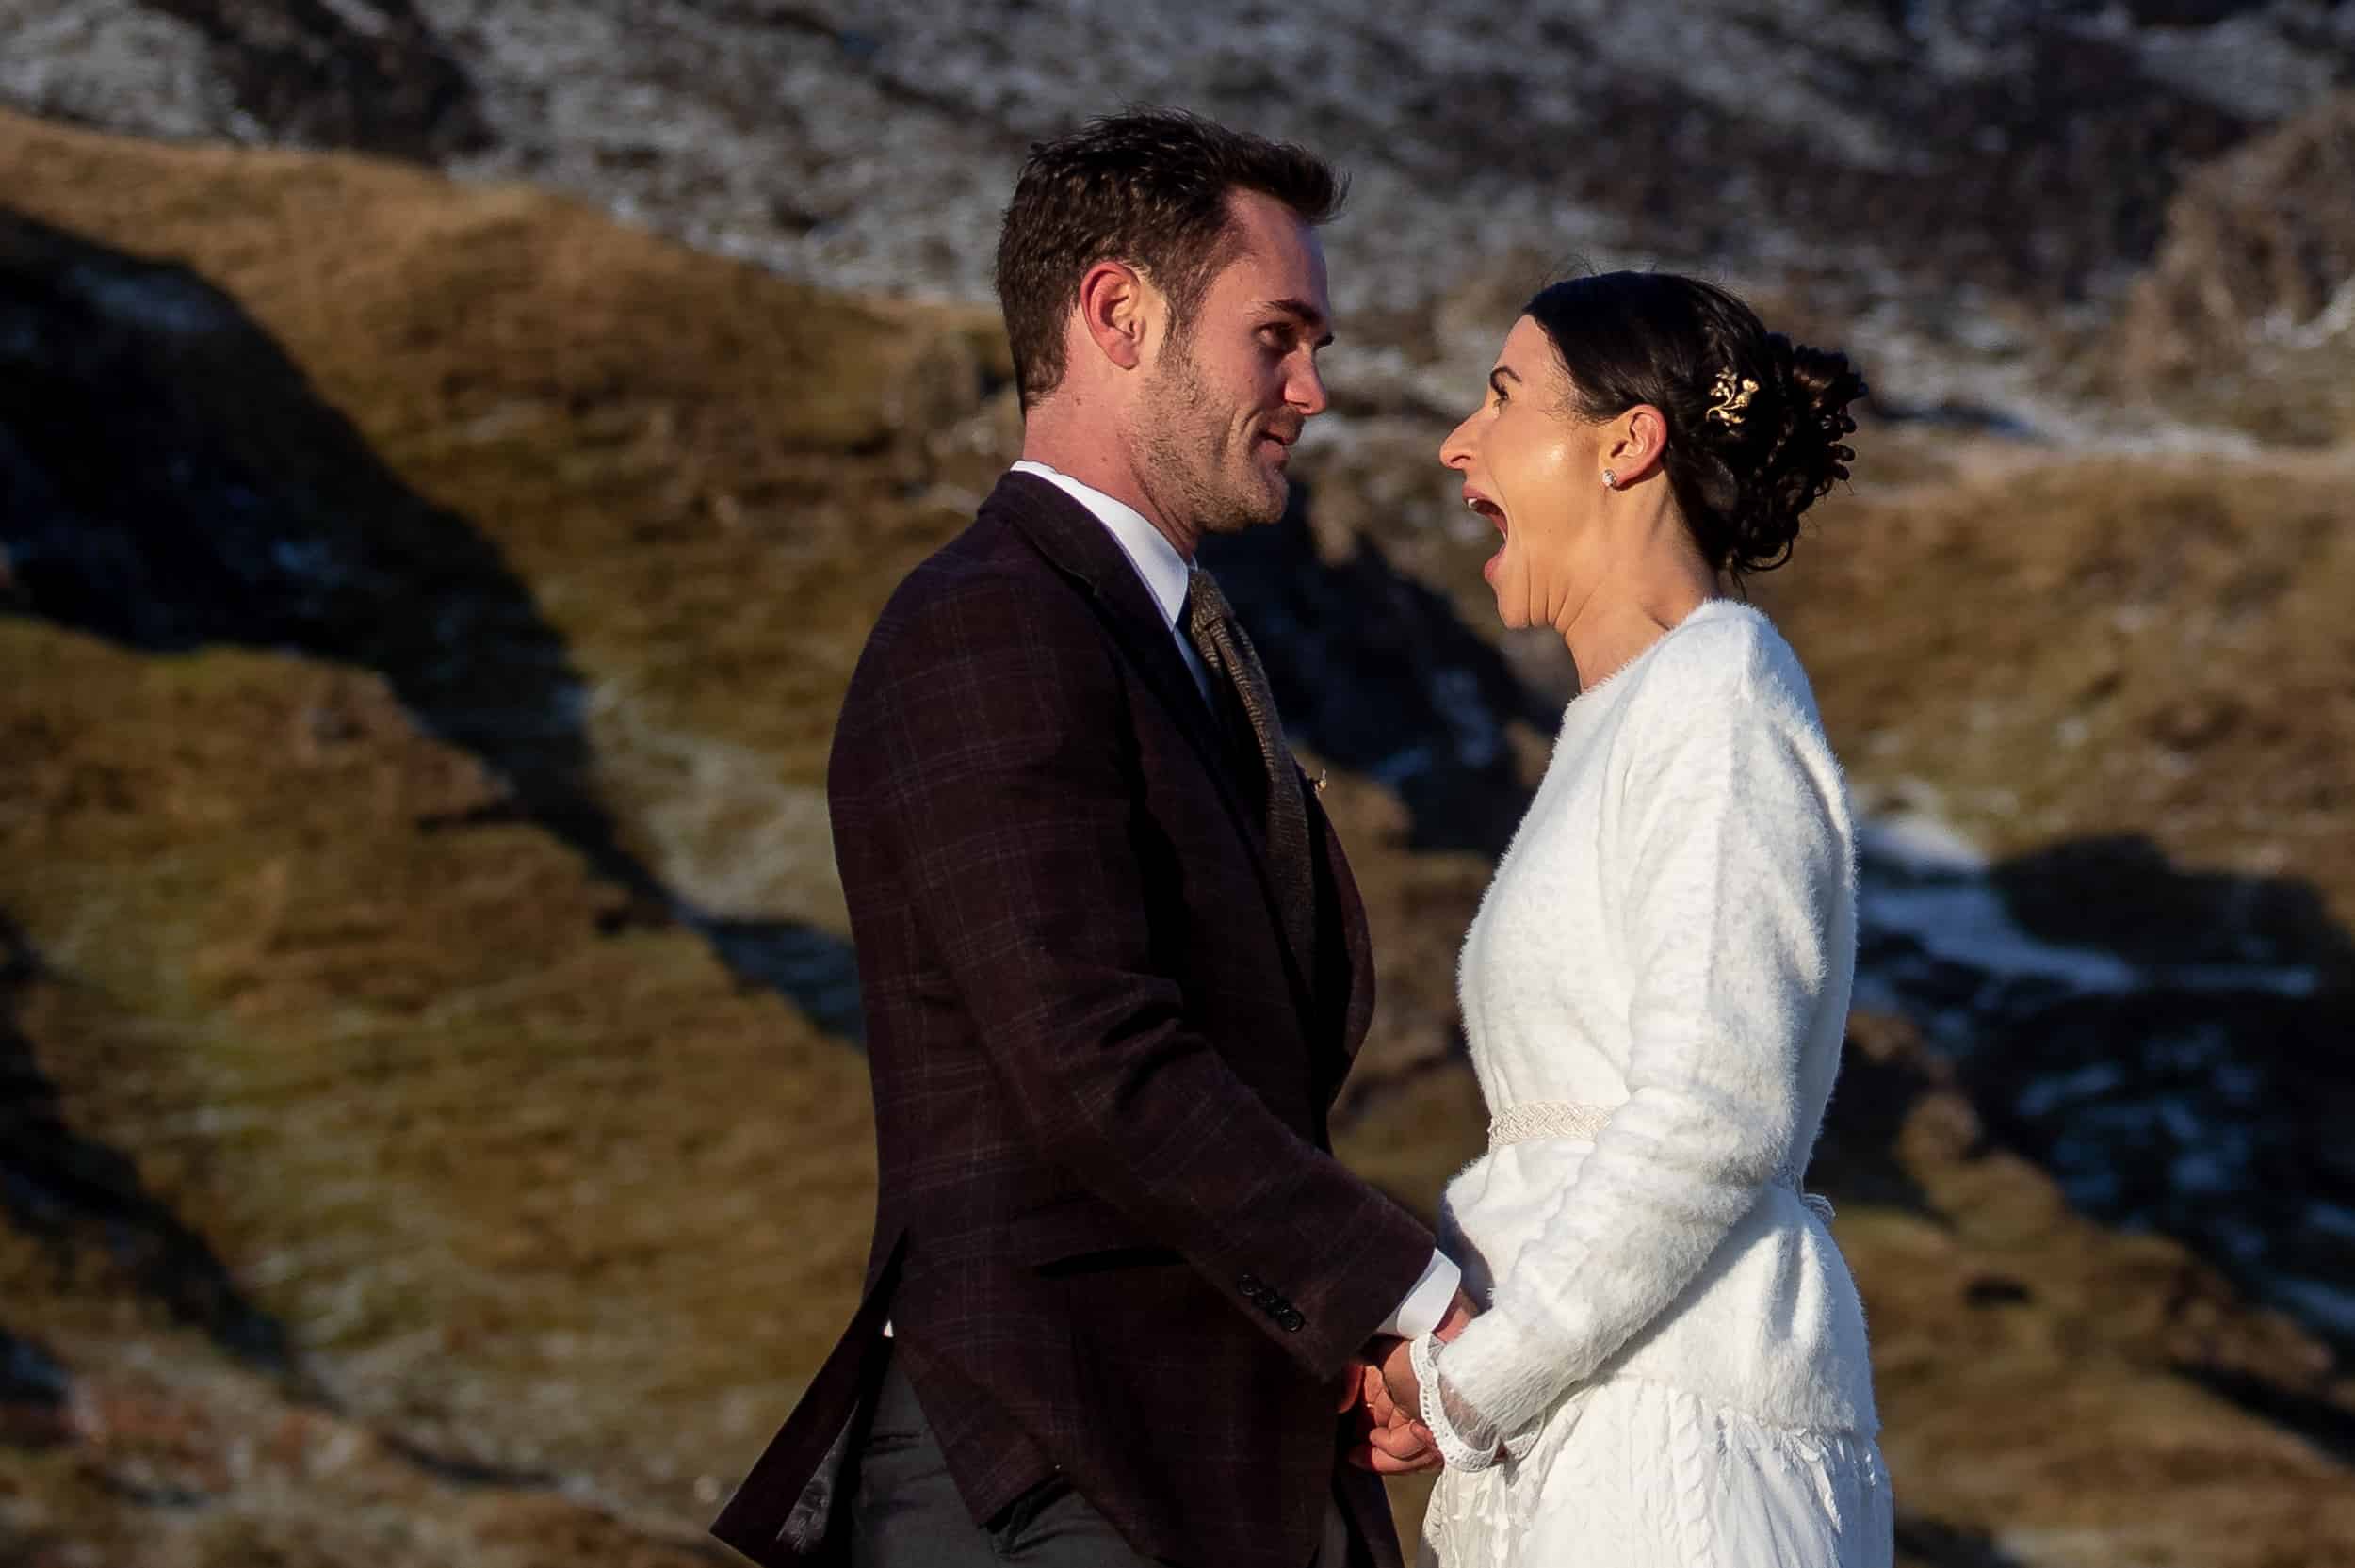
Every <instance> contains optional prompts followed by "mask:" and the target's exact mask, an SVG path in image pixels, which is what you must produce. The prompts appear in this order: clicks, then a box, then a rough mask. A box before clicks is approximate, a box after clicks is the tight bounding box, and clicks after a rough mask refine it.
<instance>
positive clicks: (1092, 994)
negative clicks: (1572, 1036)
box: [868, 576, 1432, 1378]
mask: <svg viewBox="0 0 2355 1568" xmlns="http://www.w3.org/2000/svg"><path fill="white" fill-rule="evenodd" d="M1065 598H1066V596H1065V595H1062V594H1057V593H1042V592H1040V591H1038V589H1037V587H1036V585H1033V584H1028V583H1025V582H1022V581H1019V580H1016V579H1012V578H1009V577H1005V576H998V577H986V578H979V579H967V580H966V581H964V582H961V583H959V584H957V585H955V586H954V587H953V588H951V589H949V590H941V591H936V592H934V593H933V594H931V595H928V596H927V597H926V598H925V599H924V601H923V602H922V603H920V604H919V605H917V606H914V607H912V608H910V609H909V610H907V611H906V612H904V615H903V618H902V620H901V623H900V624H899V625H897V626H895V627H894V628H893V635H892V638H891V641H890V645H889V648H888V651H887V653H886V655H885V657H884V658H883V659H882V661H881V669H880V670H879V671H877V680H876V682H875V684H874V686H873V687H872V689H871V690H870V692H869V698H868V701H869V713H870V715H872V716H873V717H872V718H871V719H870V720H869V722H871V723H872V725H873V727H874V732H875V733H874V735H873V736H872V737H871V741H872V743H873V744H874V746H875V748H876V754H877V757H878V759H879V762H880V764H881V772H882V776H883V777H882V783H881V784H879V786H878V787H879V788H880V790H881V791H882V795H883V803H884V810H883V811H882V812H881V813H880V816H881V817H882V819H883V820H885V822H887V823H888V824H889V827H888V829H887V830H886V831H888V832H892V833H893V834H894V835H895V836H896V837H897V839H898V840H899V844H898V849H899V854H900V858H901V862H902V865H903V866H904V869H905V872H906V875H907V876H908V879H909V881H910V884H911V889H912V892H913V893H914V895H915V897H916V899H917V901H918V907H919V911H920V913H919V918H920V919H921V920H922V922H923V925H924V929H925V931H926V934H927V935H928V936H929V937H930V938H931V941H932V945H933V946H934V952H935V954H936V956H937V957H938V959H939V961H940V962H941V963H942V964H943V965H944V966H945V967H946V969H947V970H948V972H949V975H950V978H951V980H952V982H953V983H954V985H955V986H956V989H957V992H958V994H959V995H960V997H961V998H962V1000H963V1002H964V1004H965V1006H966V1009H967V1010H968V1011H969V1012H970V1014H971V1016H972V1018H973V1021H974V1024H975V1026H976V1029H977V1031H978V1034H979V1038H980V1043H981V1046H982V1049H983V1051H984V1052H985V1053H987V1055H988V1058H989V1059H990V1062H991V1065H992V1068H993V1070H994V1072H995V1073H996V1075H997V1076H998V1078H999V1081H1000V1082H1001V1083H1002V1084H1003V1085H1004V1086H1005V1088H1006V1090H1007V1091H1008V1093H1009V1095H1010V1097H1011V1099H1012V1101H1013V1103H1014V1104H1015V1107H1017V1109H1018V1114H1019V1115H1020V1117H1021V1118H1022V1120H1023V1122H1024V1123H1025V1125H1026V1128H1027V1130H1028V1131H1029V1133H1030V1134H1031V1137H1032V1138H1033V1139H1034V1140H1035V1141H1036V1145H1037V1147H1038V1148H1039V1149H1040V1150H1041V1151H1042V1153H1043V1154H1045V1155H1046V1156H1048V1158H1051V1159H1053V1160H1055V1161H1056V1162H1057V1163H1059V1164H1062V1165H1064V1166H1065V1167H1066V1168H1068V1169H1070V1170H1071V1171H1073V1172H1075V1173H1077V1174H1078V1176H1079V1177H1080V1180H1081V1181H1082V1182H1083V1183H1084V1184H1085V1185H1086V1186H1087V1187H1088V1188H1090V1189H1091V1190H1092V1191H1094V1192H1095V1193H1096V1194H1097V1195H1098V1196H1099V1197H1101V1198H1102V1199H1104V1200H1105V1201H1106V1202H1108V1203H1110V1204H1113V1206H1114V1207H1116V1208H1117V1209H1119V1210H1120V1211H1121V1212H1122V1213H1123V1214H1124V1215H1126V1216H1127V1217H1128V1218H1129V1220H1131V1221H1132V1222H1133V1223H1134V1224H1135V1225H1136V1226H1137V1227H1138V1229H1139V1230H1140V1231H1141V1232H1142V1233H1144V1234H1145V1235H1148V1236H1151V1237H1155V1238H1157V1239H1158V1240H1159V1241H1161V1243H1162V1244H1164V1245H1167V1246H1169V1247H1171V1248H1173V1249H1174V1250H1176V1251H1177V1252H1178V1253H1179V1254H1181V1255H1182V1256H1184V1257H1185V1258H1186V1259H1187V1260H1188V1261H1189V1262H1190V1263H1191V1264H1193V1266H1194V1268H1196V1269H1199V1270H1200V1271H1201V1272H1202V1273H1203V1274H1204V1275H1205V1276H1207V1277H1208V1278H1209V1279H1210V1281H1211V1282H1212V1283H1213V1284H1214V1285H1218V1286H1220V1287H1221V1288H1222V1289H1223V1290H1225V1291H1226V1294H1227V1295H1228V1297H1229V1298H1230V1299H1232V1300H1233V1301H1235V1302H1236V1304H1237V1306H1238V1308H1239V1309H1242V1310H1243V1311H1244V1312H1245V1316H1246V1317H1248V1318H1249V1319H1250V1320H1251V1321H1253V1322H1256V1323H1259V1325H1261V1327H1262V1328H1263V1329H1265V1330H1266V1332H1268V1333H1269V1334H1272V1335H1273V1336H1274V1337H1275V1340H1276V1341H1277V1342H1278V1343H1279V1344H1280V1345H1281V1346H1282V1347H1283V1348H1284V1350H1287V1351H1288V1352H1289V1353H1290V1354H1291V1356H1292V1357H1293V1358H1294V1359H1295V1360H1296V1361H1297V1362H1298V1363H1299V1364H1300V1365H1301V1366H1303V1367H1304V1368H1305V1369H1306V1370H1307V1372H1309V1373H1311V1374H1313V1375H1315V1376H1317V1377H1320V1378H1324V1377H1331V1376H1338V1375H1339V1373H1340V1370H1341V1369H1342V1367H1343V1366H1344V1365H1345V1363H1346V1362H1347V1360H1348V1359H1349V1358H1350V1357H1351V1356H1353V1355H1355V1354H1356V1353H1357V1352H1358V1350H1360V1348H1361V1347H1362V1346H1363V1345H1364V1343H1365V1341H1366V1340H1367V1339H1368V1338H1370V1337H1371V1336H1372V1334H1374V1333H1375V1332H1376V1331H1377V1330H1378V1329H1379V1328H1380V1327H1381V1326H1382V1324H1383V1323H1384V1322H1385V1320H1386V1319H1387V1318H1388V1317H1389V1315H1390V1314H1391V1313H1393V1312H1394V1311H1395V1310H1396V1309H1397V1307H1398V1305H1399V1303H1400V1301H1401V1300H1402V1298H1404V1297H1405V1295H1406V1294H1407V1292H1408V1291H1409V1289H1410V1288H1411V1287H1412V1286H1414V1285H1415V1284H1416V1282H1417V1280H1418V1278H1419V1277H1420V1276H1421V1274H1422V1272H1423V1270H1424V1269H1425V1268H1426V1267H1427V1266H1428V1265H1429V1263H1430V1261H1431V1254H1432V1238H1431V1236H1430V1234H1429V1233H1428V1232H1427V1231H1426V1230H1425V1229H1424V1228H1423V1227H1422V1226H1421V1224H1419V1223H1418V1222H1417V1221H1416V1220H1414V1219H1413V1218H1412V1217H1411V1216H1409V1215H1407V1214H1406V1213H1405V1211H1404V1210H1402V1209H1400V1208H1399V1207H1398V1206H1397V1205H1396V1204H1392V1203H1391V1202H1389V1200H1388V1199H1386V1198H1385V1197H1383V1196H1382V1195H1381V1194H1380V1193H1378V1192H1376V1191H1375V1190H1374V1189H1373V1188H1372V1187H1370V1186H1369V1185H1367V1184H1366V1183H1365V1182H1364V1181H1362V1180H1360V1179H1359V1178H1358V1177H1356V1176H1355V1175H1353V1174H1352V1173H1351V1172H1349V1171H1348V1170H1347V1169H1345V1168H1344V1167H1343V1166H1342V1165H1341V1164H1340V1162H1339V1161H1338V1160H1336V1159H1335V1158H1334V1157H1333V1156H1330V1155H1328V1154H1325V1153H1324V1152H1323V1151H1321V1150H1319V1149H1318V1148H1316V1147H1315V1145H1314V1144H1312V1143H1311V1142H1309V1141H1308V1140H1306V1139H1304V1138H1302V1137H1301V1136H1299V1135H1298V1134H1297V1133H1295V1132H1294V1131H1293V1130H1292V1129H1291V1127H1289V1126H1288V1125H1286V1124H1285V1123H1283V1122H1282V1121H1281V1120H1280V1119H1279V1118H1278V1117H1277V1116H1276V1115H1275V1113H1274V1112H1273V1111H1272V1110H1270V1109H1269V1108H1268V1107H1267V1106H1266V1105H1265V1104H1264V1103H1263V1102H1262V1101H1261V1100H1260V1099H1259V1096H1258V1095H1257V1094H1256V1093H1255V1092H1254V1091H1252V1090H1251V1089H1250V1088H1249V1086H1247V1085H1246V1084H1245V1083H1243V1081H1242V1079H1241V1078H1239V1077H1237V1076H1236V1075H1235V1074H1234V1073H1233V1071H1232V1070H1231V1069H1230V1068H1228V1066H1227V1065H1226V1061H1225V1060H1224V1059H1222V1058H1221V1057H1220V1055H1219V1053H1218V1052H1217V1051H1216V1050H1215V1049H1213V1048H1212V1046H1211V1044H1210V1042H1209V1041H1208V1040H1206V1039H1205V1038H1204V1037H1203V1036H1202V1035H1200V1034H1199V1033H1197V1032H1195V1030H1194V1028H1193V1027H1192V1026H1191V1025H1190V1023H1189V1020H1188V1017H1187V1008H1186V998H1185V996H1184V995H1183V994H1182V993H1181V991H1180V989H1179V987H1178V984H1177V982H1176V981H1175V980H1174V979H1173V978H1171V977H1170V975H1169V974H1168V973H1167V972H1166V971H1165V970H1164V969H1163V968H1162V967H1161V965H1159V964H1157V963H1156V962H1155V954H1154V940H1155V938H1154V933H1153V931H1152V930H1151V929H1149V926H1148V920H1147V915H1146V905H1147V890H1146V889H1145V886H1144V872H1143V869H1142V865H1141V861H1140V856H1139V854H1138V850H1137V846H1136V843H1135V840H1134V837H1133V835H1134V834H1135V832H1137V830H1138V826H1139V824H1138V822H1137V821H1136V813H1137V802H1138V799H1139V794H1140V789H1139V785H1140V783H1141V781H1140V779H1139V778H1138V776H1137V772H1136V769H1137V767H1138V763H1137V759H1136V752H1135V746H1134V741H1133V738H1132V732H1131V729H1130V725H1129V714H1128V712H1127V695H1126V691H1125V688H1124V686H1123V683H1122V681H1121V680H1120V677H1119V672H1118V670H1117V667H1116V666H1115V663H1114V660H1115V658H1116V657H1117V655H1115V653H1114V651H1113V644H1112V642H1111V639H1109V638H1108V637H1107V635H1106V634H1105V632H1104V631H1103V629H1102V628H1101V626H1100V625H1099V624H1098V623H1097V622H1096V619H1095V617H1094V614H1093V612H1092V611H1091V609H1090V608H1089V606H1088V605H1087V603H1086V601H1085V600H1084V599H1083V598H1081V597H1080V596H1079V595H1078V594H1076V593H1074V594H1071V595H1068V596H1067V598H1068V602H1067V603H1065V602H1063V601H1064V599H1065Z"/></svg>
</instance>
